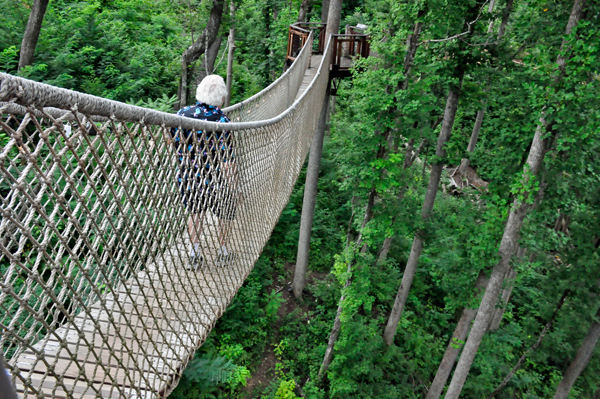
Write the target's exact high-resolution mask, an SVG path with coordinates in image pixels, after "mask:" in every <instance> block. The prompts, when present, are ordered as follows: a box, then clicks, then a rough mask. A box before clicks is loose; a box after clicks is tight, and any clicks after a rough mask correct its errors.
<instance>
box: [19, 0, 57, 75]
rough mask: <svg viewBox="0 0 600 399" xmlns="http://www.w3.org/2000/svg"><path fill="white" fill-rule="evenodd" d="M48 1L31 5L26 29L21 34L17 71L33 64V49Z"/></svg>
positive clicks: (39, 1) (36, 1)
mask: <svg viewBox="0 0 600 399" xmlns="http://www.w3.org/2000/svg"><path fill="white" fill-rule="evenodd" d="M49 1H50V0H34V2H33V5H32V6H31V13H30V14H29V20H28V21H27V27H26V28H25V33H24V34H23V41H22V42H21V54H20V56H19V66H18V69H19V70H20V69H21V68H23V67H26V66H27V65H31V64H33V58H34V55H35V47H36V46H37V42H38V38H39V37H40V31H41V30H42V22H43V21H44V14H46V9H47V8H48V2H49Z"/></svg>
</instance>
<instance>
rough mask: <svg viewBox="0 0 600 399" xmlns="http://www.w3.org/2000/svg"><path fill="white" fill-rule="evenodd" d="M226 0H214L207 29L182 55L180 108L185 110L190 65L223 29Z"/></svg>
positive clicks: (179, 92)
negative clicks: (222, 21)
mask: <svg viewBox="0 0 600 399" xmlns="http://www.w3.org/2000/svg"><path fill="white" fill-rule="evenodd" d="M224 5H225V0H213V6H212V9H211V10H210V17H209V18H208V23H207V24H206V28H204V31H202V34H201V35H200V36H199V37H198V39H196V41H195V42H194V43H193V44H192V45H191V46H189V47H188V48H187V49H186V50H185V51H184V52H183V54H182V55H181V79H180V81H179V90H178V94H179V107H180V108H183V107H185V106H186V105H187V101H188V98H187V93H188V83H189V81H190V76H189V74H190V65H191V64H192V63H193V62H194V61H196V60H197V59H198V58H200V56H201V55H202V54H204V52H205V51H206V48H207V47H210V46H211V45H212V44H213V42H214V41H215V39H216V38H217V34H218V33H219V28H220V27H221V18H222V16H223V7H224Z"/></svg>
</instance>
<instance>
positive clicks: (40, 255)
mask: <svg viewBox="0 0 600 399" xmlns="http://www.w3.org/2000/svg"><path fill="white" fill-rule="evenodd" d="M308 44H309V45H307V46H305V47H306V48H308V50H304V51H303V53H302V54H301V56H300V57H299V58H298V60H297V61H296V64H295V65H294V66H293V67H292V68H290V70H288V72H287V73H286V74H285V75H283V76H282V77H281V78H280V79H278V80H277V81H276V82H274V83H273V84H272V85H271V86H269V87H268V88H267V89H265V90H264V91H263V92H261V93H259V94H258V95H256V96H254V97H252V98H251V99H249V100H247V101H245V102H244V103H241V104H238V105H234V106H232V107H230V108H229V109H228V110H227V111H228V112H229V113H230V116H231V117H232V120H233V121H234V123H230V124H217V123H210V122H203V121H199V120H195V119H190V118H182V117H178V116H176V115H172V114H166V113H162V112H158V111H152V110H148V109H143V108H140V107H135V106H131V105H126V104H122V103H118V102H115V101H110V100H106V99H102V98H98V97H94V96H89V95H85V94H81V93H76V92H72V91H69V90H65V89H59V88H56V87H52V86H48V85H44V84H40V83H35V82H31V81H28V80H25V79H21V78H17V77H14V76H11V75H6V74H0V101H4V103H2V104H0V114H1V120H0V145H1V147H0V158H1V161H0V200H1V204H0V212H1V214H0V218H1V219H0V237H1V238H0V268H1V269H0V278H1V281H0V288H1V293H0V328H1V329H2V335H1V338H0V340H1V344H2V349H3V353H4V357H5V358H6V359H7V363H8V367H9V369H10V372H11V374H12V378H13V382H14V383H15V385H16V387H17V390H18V391H19V392H20V393H21V395H23V396H24V397H36V396H37V397H136V398H137V397H165V396H167V395H168V393H169V392H170V391H171V390H172V389H173V388H174V387H175V386H176V385H177V382H178V380H179V378H180V376H181V373H182V372H183V369H184V368H185V366H186V364H187V362H188V361H189V360H190V359H191V357H192V356H193V354H194V352H195V350H196V349H197V348H198V347H199V346H200V345H201V344H202V342H203V341H204V339H205V338H206V336H207V334H208V333H209V331H210V330H211V328H212V326H213V325H214V324H215V322H216V321H217V319H218V318H219V317H220V316H221V314H222V313H223V312H224V311H225V309H226V306H227V304H228V303H229V302H230V300H231V299H232V298H233V296H234V295H235V293H236V292H237V290H238V289H239V287H240V286H241V285H242V283H243V281H244V280H245V278H246V277H247V276H248V274H249V273H250V271H251V270H252V268H253V265H254V263H255V261H256V259H257V258H258V256H259V254H260V252H261V250H262V248H263V246H264V244H265V243H266V241H267V239H268V238H269V235H270V233H271V231H272V229H273V227H274V225H275V223H276V222H277V220H278V218H279V215H280V213H281V211H282V210H283V208H284V206H285V204H286V203H287V201H288V198H289V195H290V194H291V192H292V189H293V186H294V184H295V181H296V178H297V176H298V174H299V172H300V169H301V167H302V164H303V162H304V159H305V157H306V153H307V151H308V149H309V146H310V142H311V139H312V136H313V133H314V131H315V127H316V124H317V119H318V116H319V112H320V109H321V106H322V102H323V95H324V91H325V88H326V86H327V80H328V67H329V64H328V63H325V64H323V63H321V65H320V67H319V69H318V72H317V73H316V75H315V74H314V73H313V74H308V73H306V72H307V71H306V66H307V65H308V60H309V57H310V51H309V50H310V44H311V40H309V41H308ZM325 54H326V55H325V57H324V58H323V59H324V60H328V59H329V58H328V57H327V55H328V54H329V51H328V50H327V51H326V52H325ZM305 75H306V79H309V78H310V79H312V81H309V82H308V83H310V85H309V86H308V87H307V88H306V90H304V91H302V94H300V95H299V96H298V98H296V93H297V92H298V91H299V88H300V86H301V84H302V79H303V77H304V76H305ZM312 76H314V79H313V78H312ZM306 83H307V82H305V84H306ZM303 87H305V86H303ZM294 99H295V102H294ZM290 105H291V106H290ZM267 119H268V120H267ZM248 121H253V122H248ZM236 122H237V123H236ZM174 128H177V129H178V130H177V131H178V132H182V131H183V130H184V129H189V130H190V131H191V134H192V137H193V140H191V142H192V145H191V146H190V148H188V152H185V153H184V154H183V158H184V159H183V161H182V160H181V159H179V157H178V156H177V154H176V151H175V148H174V141H173V131H174ZM219 137H227V142H226V147H227V151H228V152H227V151H225V152H224V151H221V150H219V149H214V148H209V146H210V143H211V140H212V139H214V140H216V141H218V138H219ZM193 153H197V154H201V153H205V154H206V155H205V156H197V157H195V158H194V155H193ZM225 153H226V154H225ZM224 154H225V155H224ZM226 155H227V156H228V157H229V159H225V157H226ZM232 155H233V161H232V160H231V156H232ZM194 160H195V161H196V162H198V163H199V164H201V166H202V167H203V168H204V169H203V170H205V171H204V172H201V173H200V174H199V175H197V176H196V177H195V178H193V179H189V181H186V180H185V179H181V176H182V172H185V168H186V167H189V165H190V162H194ZM186 165H187V166H186ZM198 176H199V177H198ZM200 181H202V183H204V185H202V187H203V188H202V189H199V187H200V186H199V184H200V183H199V182H200ZM207 181H208V183H207ZM207 187H209V188H207ZM182 191H184V192H185V193H186V195H185V199H186V203H187V209H186V207H185V206H184V204H183V201H182ZM200 211H202V212H200ZM192 212H200V213H196V214H193V213H192ZM190 221H191V222H192V227H193V228H192V231H191V232H190V229H189V227H188V225H189V224H190ZM200 224H202V226H201V228H200ZM195 235H198V236H199V237H198V247H197V251H196V250H195V253H191V252H190V249H191V248H193V245H192V244H191V243H192V240H193V239H194V236H195ZM224 244H225V245H226V248H227V252H225V251H223V245H224ZM200 254H201V257H202V259H201V260H200V259H198V257H192V255H200Z"/></svg>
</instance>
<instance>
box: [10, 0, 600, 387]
mask: <svg viewBox="0 0 600 399" xmlns="http://www.w3.org/2000/svg"><path fill="white" fill-rule="evenodd" d="M233 1H235V4H231V3H230V2H233ZM330 1H331V2H332V3H334V2H335V1H336V0H329V1H323V4H322V3H321V1H320V0H302V1H300V0H229V1H225V0H213V1H200V0H137V1H133V0H114V1H110V0H86V1H84V0H82V1H73V2H71V1H66V0H51V1H48V0H33V1H31V0H0V26H1V27H2V29H0V71H1V72H8V73H11V74H17V75H20V76H23V77H26V78H29V79H33V80H37V81H42V82H45V83H49V84H52V85H56V86H61V87H66V88H69V89H74V90H78V91H82V92H86V93H90V94H94V95H98V96H102V97H106V98H111V99H115V100H119V101H124V102H128V103H133V104H138V105H143V106H146V107H151V108H156V109H159V110H163V111H168V112H172V111H173V110H176V109H177V108H178V107H179V106H180V105H181V104H182V103H186V100H187V102H189V100H188V99H189V98H191V97H190V96H189V91H190V87H194V86H195V84H197V83H198V82H199V81H200V80H201V79H202V78H203V77H204V76H205V75H206V74H207V73H211V72H214V73H217V74H220V75H221V76H225V75H226V69H227V55H228V52H230V50H231V45H232V42H233V43H234V45H235V52H233V56H234V61H233V79H232V82H233V83H232V90H231V103H232V104H233V103H236V102H238V101H241V100H243V99H245V98H247V97H249V96H250V95H252V94H254V93H256V92H258V91H260V90H261V89H262V88H264V87H266V86H267V85H268V84H269V83H270V82H272V81H273V80H274V79H276V77H277V76H279V75H280V74H281V73H282V71H283V67H284V58H285V51H286V45H287V30H288V26H289V25H290V24H291V23H294V22H296V21H298V20H300V21H302V20H304V21H312V22H321V21H322V19H323V18H325V14H326V13H325V12H324V11H325V10H323V8H324V7H325V8H327V7H329V2H330ZM34 15H38V16H40V18H39V21H38V27H37V30H38V31H39V38H38V37H37V34H35V29H36V28H35V26H34V24H32V20H33V19H34V18H33V16H34ZM30 16H31V17H30ZM323 21H326V19H323ZM28 22H29V24H28ZM359 23H360V24H364V25H366V26H367V32H368V33H369V35H370V42H371V49H372V52H373V56H371V57H369V58H365V59H361V60H357V61H356V62H355V64H354V70H353V76H352V78H351V79H344V80H340V81H336V82H334V91H333V92H332V94H334V95H332V96H331V101H330V104H329V107H330V115H329V124H328V131H327V134H326V138H325V146H324V149H323V157H322V161H321V168H320V174H319V183H318V194H317V199H316V209H315V215H314V222H313V227H312V237H311V241H310V258H309V262H308V269H309V272H308V275H307V279H306V286H305V287H304V289H299V290H298V289H296V288H297V287H294V290H293V289H292V281H293V279H294V272H295V263H296V256H297V251H298V238H299V231H300V219H301V213H302V203H303V192H304V181H305V178H306V172H303V173H302V174H301V176H300V178H299V179H298V183H297V185H296V188H295V190H294V193H293V194H292V197H291V198H290V201H289V203H288V205H287V207H286V209H285V210H284V212H283V214H282V215H281V218H280V220H279V223H278V225H277V226H276V228H275V230H274V232H273V234H272V237H271V239H270V241H269V243H268V244H267V246H266V247H265V248H264V250H263V252H262V255H261V257H260V259H259V260H258V262H257V263H256V266H255V268H254V271H253V272H252V273H251V274H250V276H249V277H248V279H247V281H246V282H245V284H244V286H243V287H242V288H241V289H240V291H239V292H238V294H237V295H236V297H235V298H234V300H233V302H232V303H231V305H230V306H229V308H228V310H227V312H226V313H225V314H224V316H223V317H222V318H221V319H220V320H219V322H218V324H217V326H216V327H215V328H214V329H213V331H212V332H211V334H210V336H209V337H208V339H207V341H206V342H205V344H204V345H203V346H202V347H201V348H200V350H199V351H198V353H197V354H196V357H195V358H194V359H193V360H192V361H191V362H190V364H189V366H188V368H187V369H186V371H185V372H184V377H183V378H182V380H181V381H180V383H179V386H178V387H177V388H176V389H175V391H174V392H173V393H172V394H171V397H173V398H216V397H223V398H281V399H283V398H286V399H288V398H297V397H307V398H323V399H324V398H390V399H391V398H426V399H435V398H439V397H441V396H442V395H445V397H446V398H458V397H459V396H460V397H461V398H488V399H491V398H493V397H495V398H499V399H508V398H528V399H533V398H552V397H554V398H567V397H568V398H590V399H592V398H593V399H599V398H600V349H599V348H598V347H600V345H597V342H598V340H599V337H600V250H599V249H598V248H599V247H600V2H598V1H597V0H487V1H482V0H457V1H451V2H444V1H436V0H403V1H399V0H347V1H343V3H342V23H341V26H342V27H343V26H345V25H356V24H359ZM342 29H343V28H342ZM32 32H33V33H32ZM233 34H234V35H235V40H228V38H232V39H233V36H230V35H233ZM34 36H35V40H33V41H31V40H29V39H30V38H31V37H34ZM24 37H25V38H26V39H27V38H29V39H27V40H24ZM26 42H27V43H26Z"/></svg>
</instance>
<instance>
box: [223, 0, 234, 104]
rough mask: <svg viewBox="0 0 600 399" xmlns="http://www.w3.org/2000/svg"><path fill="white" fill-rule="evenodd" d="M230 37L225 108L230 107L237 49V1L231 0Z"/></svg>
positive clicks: (228, 40) (228, 39)
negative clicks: (234, 56) (234, 55)
mask: <svg viewBox="0 0 600 399" xmlns="http://www.w3.org/2000/svg"><path fill="white" fill-rule="evenodd" d="M229 1H230V3H229V20H230V24H231V25H230V28H229V37H228V38H227V42H228V43H229V51H228V52H227V80H226V83H225V84H226V85H227V97H226V98H225V104H224V106H223V107H224V108H226V107H229V105H230V104H231V86H232V84H233V52H234V51H235V1H234V0H229Z"/></svg>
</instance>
